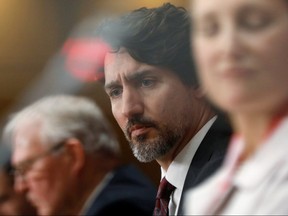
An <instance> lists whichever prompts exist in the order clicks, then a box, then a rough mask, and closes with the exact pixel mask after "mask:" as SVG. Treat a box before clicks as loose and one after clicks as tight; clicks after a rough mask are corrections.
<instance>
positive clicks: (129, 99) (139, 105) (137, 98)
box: [122, 89, 144, 118]
mask: <svg viewBox="0 0 288 216" xmlns="http://www.w3.org/2000/svg"><path fill="white" fill-rule="evenodd" d="M122 97H123V101H122V114H123V115H125V116H126V117H127V118H130V117H132V116H135V115H139V114H143V112H144V103H143V98H142V96H141V94H140V93H138V92H137V91H136V90H133V89H126V90H125V91H124V92H123V95H122Z"/></svg>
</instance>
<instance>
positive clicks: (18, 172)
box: [10, 141, 66, 179]
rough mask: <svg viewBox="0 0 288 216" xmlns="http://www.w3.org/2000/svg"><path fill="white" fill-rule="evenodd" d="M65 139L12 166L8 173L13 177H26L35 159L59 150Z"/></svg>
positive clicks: (37, 159)
mask: <svg viewBox="0 0 288 216" xmlns="http://www.w3.org/2000/svg"><path fill="white" fill-rule="evenodd" d="M65 143H66V141H62V142H59V143H58V144H56V145H54V146H52V147H51V148H49V149H48V150H47V151H45V152H43V153H41V154H39V155H37V156H35V157H32V158H29V159H27V160H25V161H23V162H21V163H20V164H19V165H17V166H13V167H12V169H11V171H10V174H11V175H12V176H13V177H14V179H16V178H19V177H21V179H26V176H25V175H26V174H27V172H28V171H29V170H30V169H31V167H32V166H33V164H35V163H36V162H37V161H39V160H40V159H42V158H45V157H47V156H49V155H50V154H52V153H55V152H57V151H59V150H60V149H62V148H63V147H64V146H65V145H64V144H65Z"/></svg>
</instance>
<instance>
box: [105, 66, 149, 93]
mask: <svg viewBox="0 0 288 216" xmlns="http://www.w3.org/2000/svg"><path fill="white" fill-rule="evenodd" d="M150 73H153V72H152V71H151V70H142V71H135V72H134V73H133V74H129V76H127V77H126V80H128V81H133V80H139V79H141V78H142V77H144V76H145V75H147V74H150ZM115 86H120V83H119V82H118V81H111V82H110V83H107V84H105V86H104V88H105V90H106V91H107V90H109V89H111V88H113V87H115Z"/></svg>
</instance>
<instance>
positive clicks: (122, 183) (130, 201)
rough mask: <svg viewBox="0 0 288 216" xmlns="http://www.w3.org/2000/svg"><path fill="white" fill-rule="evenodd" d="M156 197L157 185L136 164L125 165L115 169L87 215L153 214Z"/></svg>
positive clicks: (144, 215)
mask: <svg viewBox="0 0 288 216" xmlns="http://www.w3.org/2000/svg"><path fill="white" fill-rule="evenodd" d="M155 197H156V187H155V185H154V184H153V183H152V182H151V181H150V179H148V178H147V177H146V176H145V175H144V174H143V173H142V172H140V171H139V170H138V169H136V167H135V166H132V165H124V166H121V167H120V168H118V169H116V170H115V171H114V176H113V177H112V179H111V180H110V181H109V182H108V184H107V185H106V186H105V187H104V189H103V190H102V191H101V192H100V194H99V195H98V196H97V197H96V198H95V200H94V201H93V203H92V205H91V207H90V208H89V209H88V210H87V212H86V214H85V215H89V216H90V215H91V216H92V215H94V216H96V215H97V216H98V215H101V216H103V215H104V216H106V215H137V216H146V215H149V216H151V215H152V213H153V209H154V205H155Z"/></svg>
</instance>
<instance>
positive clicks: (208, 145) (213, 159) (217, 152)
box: [178, 116, 232, 215]
mask: <svg viewBox="0 0 288 216" xmlns="http://www.w3.org/2000/svg"><path fill="white" fill-rule="evenodd" d="M231 134H232V130H231V127H230V125H229V124H228V121H227V120H226V119H224V117H223V116H218V118H217V119H216V121H215V122H214V123H213V125H212V126H211V128H210V129H209V131H208V133H207V134H206V135H205V137H204V139H203V140H202V142H201V144H200V146H199V148H198V149H197V151H196V154H195V156H194V158H193V160H192V162H191V164H190V167H189V170H188V173H187V176H186V179H185V182H184V187H183V191H182V196H181V199H180V203H179V210H178V215H183V212H184V210H183V202H184V198H183V197H185V192H186V191H188V190H189V189H191V188H193V187H195V186H197V185H198V184H199V183H201V182H202V181H203V180H205V179H206V178H208V177H209V176H210V175H212V174H213V173H214V172H215V171H216V170H217V169H218V168H219V167H220V166H221V164H222V162H223V159H224V157H225V154H226V150H227V147H228V143H229V140H230V137H231Z"/></svg>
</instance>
